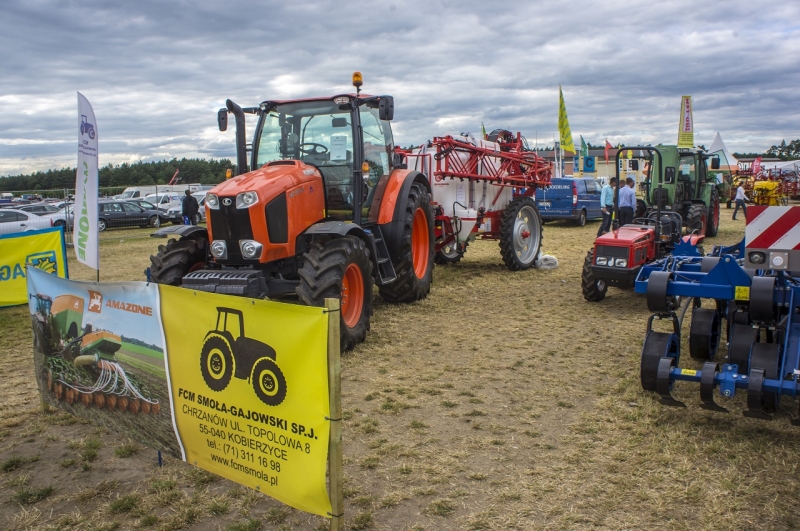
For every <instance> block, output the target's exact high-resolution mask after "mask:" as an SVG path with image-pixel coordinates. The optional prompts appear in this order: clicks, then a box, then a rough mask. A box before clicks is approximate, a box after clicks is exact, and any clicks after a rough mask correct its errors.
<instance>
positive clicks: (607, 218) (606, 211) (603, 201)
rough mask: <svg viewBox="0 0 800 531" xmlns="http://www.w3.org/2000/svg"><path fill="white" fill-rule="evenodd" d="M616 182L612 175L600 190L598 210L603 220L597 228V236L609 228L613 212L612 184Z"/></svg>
mask: <svg viewBox="0 0 800 531" xmlns="http://www.w3.org/2000/svg"><path fill="white" fill-rule="evenodd" d="M616 184H617V178H616V177H612V178H611V179H609V180H608V183H607V184H606V185H605V186H603V189H602V190H600V212H602V213H603V222H602V223H600V228H599V229H598V230H597V236H598V237H600V236H602V235H603V234H605V233H606V232H608V231H609V230H611V214H612V213H613V212H614V186H615V185H616Z"/></svg>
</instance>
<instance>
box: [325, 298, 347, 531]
mask: <svg viewBox="0 0 800 531" xmlns="http://www.w3.org/2000/svg"><path fill="white" fill-rule="evenodd" d="M340 306H341V301H340V300H339V299H335V298H328V299H325V310H326V313H327V314H328V393H329V395H328V400H329V404H330V420H331V424H330V426H331V431H330V437H329V438H328V478H329V482H330V492H329V495H330V499H331V522H330V531H342V530H343V529H344V470H343V464H342V360H341V352H340V349H341V341H340V337H339V334H340V330H339V324H340V321H341V317H340V315H339V312H340Z"/></svg>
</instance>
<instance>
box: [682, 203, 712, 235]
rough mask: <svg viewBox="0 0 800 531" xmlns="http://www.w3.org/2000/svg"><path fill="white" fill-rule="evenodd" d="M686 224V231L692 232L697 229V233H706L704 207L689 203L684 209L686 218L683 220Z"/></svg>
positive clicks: (706, 222)
mask: <svg viewBox="0 0 800 531" xmlns="http://www.w3.org/2000/svg"><path fill="white" fill-rule="evenodd" d="M683 222H684V224H685V225H686V233H687V234H692V233H694V232H695V231H697V234H705V233H706V225H707V224H708V219H707V214H706V207H705V206H703V205H697V204H695V205H690V206H689V208H688V209H687V210H686V219H685V220H683Z"/></svg>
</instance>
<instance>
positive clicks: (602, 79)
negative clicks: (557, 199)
mask: <svg viewBox="0 0 800 531" xmlns="http://www.w3.org/2000/svg"><path fill="white" fill-rule="evenodd" d="M797 20H800V6H798V5H797V4H796V3H791V2H777V1H774V0H769V1H765V2H760V3H755V2H745V1H740V0H734V1H729V2H707V3H705V4H702V5H698V4H696V3H695V2H690V1H688V0H687V1H684V0H681V1H673V2H668V3H658V2H657V3H653V2H644V1H632V2H631V1H629V2H602V3H601V2H592V1H587V0H578V1H574V2H571V3H569V4H564V3H559V2H508V3H503V4H497V3H490V2H476V1H462V2H458V3H455V2H446V1H443V0H428V1H424V2H423V1H416V0H414V1H409V2H392V1H372V2H370V1H367V2H349V1H341V2H307V1H294V2H281V3H278V2H246V1H242V0H231V1H228V2H225V3H224V4H223V3H219V2H213V1H211V0H199V1H191V2H189V1H146V0H145V1H141V0H140V1H137V2H103V1H82V2H57V1H50V0H29V1H25V2H23V1H14V0H7V1H6V2H5V3H4V11H3V17H2V20H0V44H1V45H2V47H3V49H4V50H7V51H8V52H7V53H4V54H2V56H0V72H2V73H3V75H2V76H0V175H3V174H15V173H21V172H28V171H32V170H36V169H47V168H51V167H65V166H73V165H74V164H75V160H76V155H75V149H74V148H75V140H76V138H75V137H76V124H77V120H78V118H77V116H76V114H77V113H76V96H75V92H76V91H81V92H82V93H83V94H84V95H86V96H87V97H88V98H89V100H90V101H91V102H92V104H93V106H94V109H95V114H96V115H97V120H98V124H97V126H98V132H99V135H100V149H101V156H100V159H101V164H107V163H118V162H123V161H136V160H159V159H162V158H171V157H183V156H187V157H215V158H221V157H226V158H233V157H234V149H233V135H232V133H230V132H228V133H220V132H219V131H217V130H216V123H215V112H216V110H217V109H218V108H220V107H221V106H223V105H224V101H225V99H226V98H231V99H233V100H234V101H237V102H238V103H240V104H242V105H255V104H257V103H259V102H260V101H263V100H265V99H281V98H297V97H307V96H318V95H327V94H334V93H340V92H350V91H351V90H352V87H350V86H349V80H350V73H351V72H352V71H353V70H360V71H362V72H363V74H364V79H365V86H364V90H365V91H366V92H369V93H382V94H392V95H394V96H395V103H396V114H395V123H394V129H395V138H396V141H397V143H398V144H400V145H409V144H417V143H421V142H423V141H424V140H426V139H428V138H430V137H432V136H436V135H441V134H445V133H452V132H461V131H472V132H477V131H479V129H480V124H481V122H483V123H484V124H486V127H487V129H492V128H495V127H505V128H510V129H512V130H515V131H516V130H519V131H521V132H522V133H523V134H524V135H525V136H527V137H528V138H529V140H530V141H531V142H532V141H533V140H534V138H536V137H538V139H539V143H540V144H542V143H551V142H552V138H553V137H554V136H555V135H556V134H557V105H558V86H559V84H560V85H562V87H563V91H564V96H565V99H566V103H567V111H568V114H569V119H570V125H571V126H572V131H573V134H574V135H575V138H576V139H577V138H578V135H583V137H584V138H585V139H586V140H588V141H590V142H592V143H595V144H600V143H602V142H603V141H604V140H605V139H606V138H607V139H608V140H609V141H611V142H612V143H618V142H624V143H639V142H643V143H657V142H665V143H670V142H674V141H675V139H676V136H677V123H678V112H679V104H680V96H681V95H683V94H690V95H692V97H693V103H694V111H695V112H694V118H695V129H696V132H695V140H696V142H697V143H705V144H706V145H708V144H710V142H711V140H712V139H713V137H714V135H715V134H716V132H717V131H720V132H721V133H722V136H723V139H724V140H725V141H726V143H727V144H728V147H729V148H730V149H731V150H734V151H761V150H764V149H766V148H768V147H769V146H771V145H772V144H776V143H779V142H780V141H781V139H786V140H790V139H794V138H798V137H800V131H798V127H797V124H798V123H800V120H798V118H800V117H799V116H798V114H799V113H800V110H799V109H800V105H799V104H800V96H798V91H797V90H796V87H797V86H798V85H800V68H798V67H800V64H798V62H799V60H798V58H799V57H800V53H798V52H800V27H799V26H798V24H797Z"/></svg>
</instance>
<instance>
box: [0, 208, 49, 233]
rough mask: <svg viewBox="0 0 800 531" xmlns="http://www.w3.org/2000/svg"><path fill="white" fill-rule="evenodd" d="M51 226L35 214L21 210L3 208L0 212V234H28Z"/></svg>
mask: <svg viewBox="0 0 800 531" xmlns="http://www.w3.org/2000/svg"><path fill="white" fill-rule="evenodd" d="M52 226H53V222H52V221H51V220H49V219H43V218H42V217H40V216H37V215H36V214H31V213H30V212H23V211H21V210H16V209H11V208H4V209H2V210H0V234H12V233H15V232H28V231H31V230H39V229H47V228H50V227H52Z"/></svg>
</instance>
